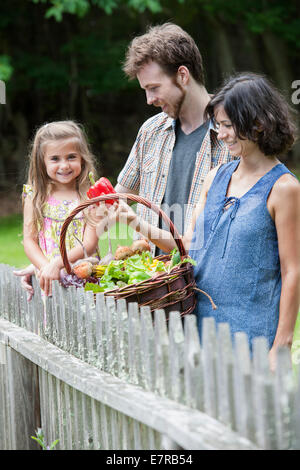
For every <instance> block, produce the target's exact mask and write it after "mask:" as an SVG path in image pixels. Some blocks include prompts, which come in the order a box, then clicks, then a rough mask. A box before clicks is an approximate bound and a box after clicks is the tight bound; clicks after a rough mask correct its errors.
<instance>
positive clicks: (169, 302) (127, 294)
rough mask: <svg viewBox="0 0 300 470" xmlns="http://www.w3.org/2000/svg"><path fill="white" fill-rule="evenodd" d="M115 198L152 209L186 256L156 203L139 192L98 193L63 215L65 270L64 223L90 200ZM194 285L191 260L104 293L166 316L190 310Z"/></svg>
mask: <svg viewBox="0 0 300 470" xmlns="http://www.w3.org/2000/svg"><path fill="white" fill-rule="evenodd" d="M119 199H123V200H126V201H132V202H137V203H139V204H143V205H145V206H146V207H148V208H149V209H151V210H153V211H154V212H156V213H157V214H158V215H159V216H160V217H161V218H162V219H163V221H164V222H165V223H166V225H167V226H168V227H169V229H170V233H171V235H172V236H173V238H174V240H175V243H176V245H177V247H178V250H179V253H180V256H181V259H185V258H186V257H187V253H186V251H185V248H184V246H183V243H182V240H181V237H180V235H179V233H178V231H177V230H176V228H175V227H174V224H173V223H172V221H171V220H170V219H169V217H168V216H167V215H166V214H165V213H164V212H163V211H162V210H161V209H160V208H159V207H158V206H156V205H155V204H153V203H152V202H150V201H148V200H147V199H145V198H143V197H141V196H136V195H133V194H117V193H116V194H111V195H105V196H99V197H96V198H94V199H90V200H88V201H86V202H83V203H82V204H80V205H79V206H77V207H76V208H75V209H74V210H73V211H72V213H71V214H70V215H69V217H67V218H66V220H65V222H64V224H63V226H62V229H61V236H60V252H61V256H62V259H63V262H64V266H65V269H66V271H67V272H68V274H70V273H71V266H70V263H69V260H68V257H67V251H66V244H65V238H66V233H67V229H68V226H69V224H70V223H71V221H72V219H73V217H75V215H76V214H78V213H79V212H80V211H82V210H84V209H86V208H87V207H88V206H90V205H91V204H95V203H96V202H100V201H105V200H114V201H118V200H119ZM156 259H159V260H162V261H167V260H170V256H169V255H162V256H158V257H156ZM195 289H196V284H195V279H194V272H193V266H192V264H191V263H183V264H181V265H178V266H175V267H174V268H173V269H172V270H171V271H170V273H166V272H163V273H162V274H159V275H158V276H157V277H155V278H151V279H146V280H145V281H141V282H139V283H137V284H132V285H128V286H125V287H121V288H118V289H113V290H110V291H106V292H105V293H104V295H105V296H113V297H114V298H115V299H121V298H124V299H126V301H127V303H129V302H137V303H138V304H139V306H144V305H148V306H149V307H150V309H151V311H152V312H153V311H154V310H155V309H164V310H165V312H166V314H167V315H166V317H167V318H168V313H169V312H170V311H179V312H180V314H181V316H183V315H186V314H190V313H192V312H193V310H194V308H195V305H196V296H195Z"/></svg>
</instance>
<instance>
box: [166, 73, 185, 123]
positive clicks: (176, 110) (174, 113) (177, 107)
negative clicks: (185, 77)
mask: <svg viewBox="0 0 300 470" xmlns="http://www.w3.org/2000/svg"><path fill="white" fill-rule="evenodd" d="M172 82H173V84H174V85H175V86H176V88H178V89H179V90H180V91H181V96H180V97H179V98H178V99H177V100H176V102H175V103H173V104H172V105H170V107H171V110H170V111H169V112H168V116H170V117H171V118H173V119H178V117H179V114H180V111H181V108H182V105H183V102H184V100H185V90H184V89H183V87H182V86H181V85H180V84H179V83H177V80H176V77H174V78H173V79H172Z"/></svg>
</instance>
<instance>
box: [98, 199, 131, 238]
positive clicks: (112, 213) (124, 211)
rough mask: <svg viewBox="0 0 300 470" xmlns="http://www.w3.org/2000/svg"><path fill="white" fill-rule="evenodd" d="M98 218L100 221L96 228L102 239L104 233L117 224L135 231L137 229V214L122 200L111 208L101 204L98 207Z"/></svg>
mask: <svg viewBox="0 0 300 470" xmlns="http://www.w3.org/2000/svg"><path fill="white" fill-rule="evenodd" d="M96 216H97V220H98V222H97V228H96V232H97V235H98V237H101V235H102V234H103V232H105V231H107V229H108V228H110V227H111V226H113V225H115V223H116V222H120V223H122V224H127V225H130V226H131V227H132V228H133V229H135V225H136V222H137V215H136V213H135V212H134V211H133V210H132V209H131V208H130V207H129V206H128V205H127V204H126V203H125V202H124V201H122V200H120V201H119V202H115V203H114V204H113V205H111V206H107V205H106V204H105V203H101V204H100V205H99V207H97V210H96Z"/></svg>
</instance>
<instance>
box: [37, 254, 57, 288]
mask: <svg viewBox="0 0 300 470" xmlns="http://www.w3.org/2000/svg"><path fill="white" fill-rule="evenodd" d="M37 277H38V279H39V282H40V287H41V289H42V290H43V291H44V292H45V295H47V296H48V295H50V296H51V295H52V281H54V280H59V278H60V267H59V265H58V263H57V260H52V261H50V262H49V263H47V264H45V265H44V266H43V267H41V269H40V270H39V272H38V274H37Z"/></svg>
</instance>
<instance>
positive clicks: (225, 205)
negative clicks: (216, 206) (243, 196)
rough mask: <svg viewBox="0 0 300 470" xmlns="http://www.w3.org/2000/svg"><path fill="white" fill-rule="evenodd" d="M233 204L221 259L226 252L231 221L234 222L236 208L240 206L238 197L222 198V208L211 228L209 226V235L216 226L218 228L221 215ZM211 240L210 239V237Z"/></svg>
mask: <svg viewBox="0 0 300 470" xmlns="http://www.w3.org/2000/svg"><path fill="white" fill-rule="evenodd" d="M233 204H234V208H233V210H232V212H231V214H230V219H229V223H228V227H227V232H226V237H225V242H224V247H223V253H222V256H221V258H224V255H225V251H226V248H227V242H228V237H229V231H230V227H231V224H232V221H233V220H234V218H235V216H236V213H237V211H238V208H239V206H240V199H239V198H238V197H235V196H230V197H225V198H224V203H223V205H222V207H221V208H220V210H219V212H218V214H217V216H216V218H215V220H214V222H213V224H212V226H211V229H210V230H211V235H212V234H213V232H214V231H215V230H216V228H217V226H218V223H219V221H220V218H221V216H222V214H223V213H224V212H225V211H226V210H227V208H228V207H229V206H231V205H233ZM210 238H211V237H210Z"/></svg>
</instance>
